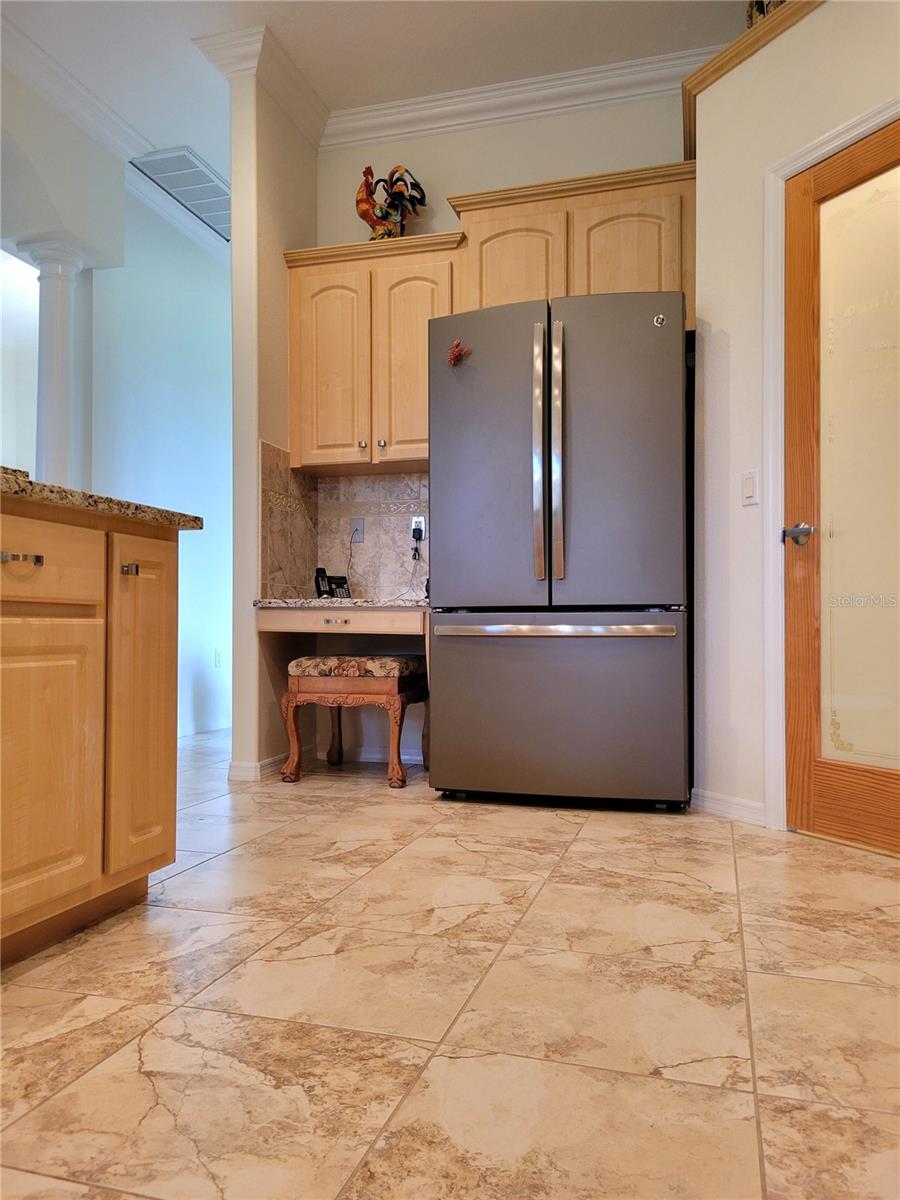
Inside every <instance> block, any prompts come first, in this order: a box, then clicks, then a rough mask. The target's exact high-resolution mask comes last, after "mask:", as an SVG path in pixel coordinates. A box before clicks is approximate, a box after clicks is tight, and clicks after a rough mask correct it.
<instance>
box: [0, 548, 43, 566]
mask: <svg viewBox="0 0 900 1200" xmlns="http://www.w3.org/2000/svg"><path fill="white" fill-rule="evenodd" d="M8 562H27V563H31V564H32V565H33V566H35V567H42V566H43V565H44V556H43V554H13V553H11V552H10V551H9V550H0V563H8Z"/></svg>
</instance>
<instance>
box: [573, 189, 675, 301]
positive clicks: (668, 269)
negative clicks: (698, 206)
mask: <svg viewBox="0 0 900 1200" xmlns="http://www.w3.org/2000/svg"><path fill="white" fill-rule="evenodd" d="M572 247H573V254H572V259H573V262H572V289H571V294H572V295H574V296H585V295H594V294H596V293H598V292H675V291H679V290H680V289H681V287H682V277H681V197H680V196H671V195H670V196H656V197H653V198H646V199H641V198H638V197H630V198H625V199H622V200H617V201H612V202H610V203H607V204H597V205H595V206H593V207H591V208H578V209H575V211H574V212H573V213H572Z"/></svg>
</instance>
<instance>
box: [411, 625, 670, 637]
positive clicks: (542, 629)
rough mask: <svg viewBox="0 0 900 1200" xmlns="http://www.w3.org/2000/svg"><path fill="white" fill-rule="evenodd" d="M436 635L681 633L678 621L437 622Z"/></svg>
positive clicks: (638, 634) (561, 635) (544, 635)
mask: <svg viewBox="0 0 900 1200" xmlns="http://www.w3.org/2000/svg"><path fill="white" fill-rule="evenodd" d="M434 635H435V637H558V638H573V637H592V638H647V637H664V638H673V637H677V636H678V630H677V629H676V628H675V626H674V625H435V626H434Z"/></svg>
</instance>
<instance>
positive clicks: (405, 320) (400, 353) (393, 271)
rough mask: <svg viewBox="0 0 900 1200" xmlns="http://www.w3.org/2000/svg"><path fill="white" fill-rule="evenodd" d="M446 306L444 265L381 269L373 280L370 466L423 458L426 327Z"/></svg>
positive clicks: (425, 443) (425, 449) (448, 295)
mask: <svg viewBox="0 0 900 1200" xmlns="http://www.w3.org/2000/svg"><path fill="white" fill-rule="evenodd" d="M450 306H451V279H450V263H449V262H425V263H415V264H410V265H409V266H402V267H384V268H379V269H376V270H375V272H374V274H373V279H372V412H373V429H372V435H373V438H374V441H375V447H374V452H373V458H374V461H375V462H401V461H404V460H407V459H423V458H427V457H428V322H429V320H430V319H431V318H432V317H444V316H446V315H447V314H448V313H449V312H450ZM381 442H384V443H385V445H384V446H382V445H381Z"/></svg>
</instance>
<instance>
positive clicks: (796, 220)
mask: <svg viewBox="0 0 900 1200" xmlns="http://www.w3.org/2000/svg"><path fill="white" fill-rule="evenodd" d="M898 162H900V121H894V122H892V123H891V124H890V125H886V126H885V127H884V128H882V129H879V130H877V131H876V132H875V133H872V134H869V135H868V136H865V137H863V138H861V139H860V140H859V141H857V142H854V143H853V144H852V145H850V146H847V147H846V148H845V149H844V150H841V151H839V152H838V153H836V154H834V155H832V156H831V157H829V158H827V159H824V160H823V161H822V162H821V163H817V164H816V165H815V166H813V167H810V168H809V169H808V170H806V171H803V172H802V173H801V174H799V175H796V176H794V177H793V178H792V179H789V180H788V181H787V183H786V184H785V290H784V362H785V368H784V400H785V405H784V409H785V411H784V444H785V460H784V474H785V495H784V523H785V525H793V524H795V523H797V522H799V521H807V522H809V524H810V525H814V526H816V527H820V526H821V518H820V499H819V496H820V478H819V438H820V412H819V401H818V398H819V385H820V379H819V353H820V345H819V331H820V304H819V268H820V250H819V205H820V204H822V203H823V202H824V201H825V200H828V199H830V198H831V197H833V196H835V195H838V194H840V193H841V192H843V191H846V190H847V189H848V188H850V187H853V186H856V185H857V184H859V183H864V182H865V181H866V180H867V179H871V178H873V177H874V176H876V175H879V174H881V173H882V172H883V171H885V170H889V169H890V168H891V167H893V166H895V165H896V164H897V163H898ZM810 395H813V396H814V397H815V400H814V402H813V403H810V401H809V397H810ZM784 553H785V569H784V583H785V595H784V603H785V718H786V719H785V738H786V745H785V751H786V765H787V822H788V825H790V826H794V827H795V828H797V829H802V830H806V831H810V832H819V831H820V830H819V828H818V826H819V822H820V821H821V823H822V828H821V832H822V833H826V834H828V835H829V836H832V837H836V838H844V839H846V840H855V841H858V840H859V832H860V830H859V829H858V828H856V824H855V823H856V822H857V821H858V820H859V813H858V812H857V811H856V810H855V808H853V807H852V805H851V806H849V807H850V809H851V812H850V816H849V817H848V815H847V809H848V804H847V791H848V787H847V775H848V772H849V774H850V776H851V779H852V785H851V786H852V792H853V794H856V793H860V794H865V795H866V797H867V801H868V802H869V803H870V808H871V807H872V806H873V805H874V809H875V810H876V811H872V812H870V813H869V814H868V817H867V819H866V825H867V831H868V832H869V833H870V834H871V835H872V837H873V844H877V845H878V846H880V847H881V848H882V849H889V850H895V851H900V828H898V816H897V812H898V810H897V803H898V798H900V785H898V776H897V772H895V771H891V770H889V769H887V768H881V767H865V766H861V765H859V764H855V763H845V762H840V761H838V760H833V759H828V758H825V757H824V756H823V755H822V752H821V739H820V720H821V718H820V712H821V679H820V657H821V609H820V596H819V591H818V584H819V579H820V562H821V549H820V540H819V537H818V536H816V537H813V538H811V539H810V540H809V542H808V543H807V544H806V545H805V546H802V547H799V546H794V545H792V544H789V543H787V544H786V545H785V551H784ZM817 791H821V797H820V799H821V803H818V802H816V793H817ZM813 826H815V828H813Z"/></svg>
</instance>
